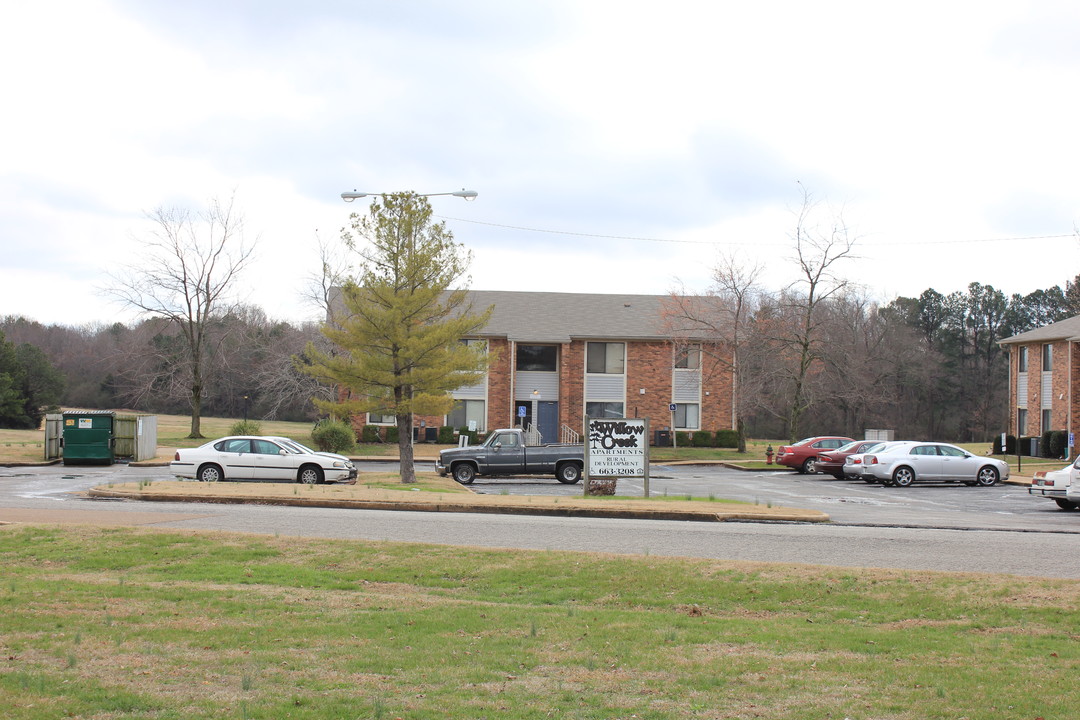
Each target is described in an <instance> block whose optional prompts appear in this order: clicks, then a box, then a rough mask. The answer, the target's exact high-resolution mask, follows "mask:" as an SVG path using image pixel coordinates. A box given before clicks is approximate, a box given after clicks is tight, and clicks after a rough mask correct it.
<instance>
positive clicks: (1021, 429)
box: [1016, 408, 1027, 436]
mask: <svg viewBox="0 0 1080 720" xmlns="http://www.w3.org/2000/svg"><path fill="white" fill-rule="evenodd" d="M1016 434H1017V435H1018V436H1019V435H1027V408H1017V410H1016Z"/></svg>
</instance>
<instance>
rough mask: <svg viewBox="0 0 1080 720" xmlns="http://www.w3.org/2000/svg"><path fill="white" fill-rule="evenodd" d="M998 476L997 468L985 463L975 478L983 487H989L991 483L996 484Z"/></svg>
mask: <svg viewBox="0 0 1080 720" xmlns="http://www.w3.org/2000/svg"><path fill="white" fill-rule="evenodd" d="M998 477H999V476H998V471H997V468H995V467H990V466H989V465H987V466H986V467H984V468H983V469H981V470H979V475H978V477H977V478H976V480H977V482H978V483H979V484H980V485H982V486H983V487H990V486H991V485H997V481H998Z"/></svg>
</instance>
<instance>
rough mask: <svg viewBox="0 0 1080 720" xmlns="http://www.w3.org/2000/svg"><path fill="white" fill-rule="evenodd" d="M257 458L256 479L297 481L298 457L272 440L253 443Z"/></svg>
mask: <svg viewBox="0 0 1080 720" xmlns="http://www.w3.org/2000/svg"><path fill="white" fill-rule="evenodd" d="M251 445H252V448H253V450H254V456H255V472H254V477H255V478H257V479H259V480H295V479H296V471H297V460H296V459H297V457H299V456H298V455H296V454H295V453H290V452H289V451H288V450H286V449H285V448H283V447H281V446H280V445H278V444H277V443H275V442H273V441H271V440H265V439H262V438H256V439H253V440H252V441H251Z"/></svg>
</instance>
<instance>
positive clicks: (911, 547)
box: [0, 466, 1080, 578]
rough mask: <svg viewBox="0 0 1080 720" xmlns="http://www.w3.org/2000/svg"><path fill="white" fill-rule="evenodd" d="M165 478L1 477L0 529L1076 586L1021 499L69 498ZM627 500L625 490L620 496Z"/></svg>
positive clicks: (824, 492) (82, 473)
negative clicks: (618, 503)
mask: <svg viewBox="0 0 1080 720" xmlns="http://www.w3.org/2000/svg"><path fill="white" fill-rule="evenodd" d="M167 477H168V473H167V470H164V469H136V468H127V467H123V466H116V467H114V468H63V467H59V466H57V467H52V468H33V469H20V468H0V520H4V519H9V520H10V519H16V520H19V519H24V520H27V519H33V518H34V516H35V514H41V513H45V512H49V513H51V514H52V515H54V516H55V515H56V513H57V512H60V513H62V514H67V515H69V516H70V517H71V518H72V519H73V520H75V521H77V520H78V519H79V513H89V512H94V513H97V514H100V511H101V510H103V509H107V510H109V511H111V513H110V517H114V518H116V522H123V523H124V524H128V522H130V524H139V525H155V526H158V527H165V528H187V529H205V530H228V531H240V532H253V533H265V534H279V535H295V536H304V537H324V538H329V539H334V538H352V539H370V540H394V541H403V542H431V543H440V544H453V545H476V546H487V547H519V548H532V549H550V550H589V551H600V552H615V553H641V554H650V555H673V556H689V557H702V558H717V559H733V560H749V561H766V562H775V561H780V562H795V563H812V564H821V565H834V566H852V567H892V568H907V569H916V570H955V571H972V572H1004V573H1012V574H1018V575H1038V576H1046V577H1065V578H1080V565H1078V564H1077V563H1075V562H1073V561H1072V559H1071V558H1074V557H1077V553H1080V513H1065V512H1060V511H1057V510H1056V509H1055V508H1056V506H1055V505H1054V504H1053V503H1051V502H1048V501H1041V500H1037V499H1035V498H1030V497H1028V496H1027V494H1026V492H1025V491H1024V490H1023V489H1022V488H1018V487H1015V486H999V487H994V488H967V487H963V486H958V487H953V486H942V487H924V488H908V489H906V490H900V489H891V488H879V487H872V486H868V485H865V483H838V482H836V481H832V480H822V479H820V478H811V477H800V476H794V475H788V474H784V475H780V476H777V475H775V474H767V473H739V472H737V471H728V470H718V469H714V468H701V467H689V468H688V467H678V468H676V467H671V468H658V469H657V472H656V476H655V477H654V478H653V480H652V489H653V491H654V494H663V493H664V492H665V491H666V492H667V493H668V494H669V495H674V494H684V493H690V494H694V495H702V496H705V495H708V494H715V495H716V496H718V497H732V498H735V499H746V500H750V501H754V500H755V499H757V500H758V501H759V502H762V503H769V502H772V503H773V504H784V505H793V506H798V507H816V508H820V509H823V510H826V511H827V512H829V513H830V514H832V515H833V517H834V520H836V522H835V523H833V524H829V525H808V524H777V523H696V522H664V521H648V520H610V519H597V518H542V517H529V516H499V515H483V516H477V515H454V514H436V513H412V512H377V511H361V510H335V509H320V508H288V507H264V506H252V505H241V506H231V505H230V506H223V505H213V506H206V505H198V506H195V505H190V504H184V503H140V502H131V501H100V500H96V501H95V500H88V499H85V498H81V497H79V496H78V495H75V494H74V493H77V492H79V491H81V490H85V489H86V488H88V487H92V486H95V485H101V484H105V483H107V482H110V481H112V482H117V481H134V480H138V479H142V478H146V479H154V478H167ZM475 487H476V489H477V490H480V491H483V492H509V491H511V488H514V487H524V488H527V489H528V490H529V491H530V492H552V493H564V492H565V493H573V492H580V486H569V487H568V486H561V485H559V484H558V483H557V482H555V481H554V480H535V481H524V482H508V481H505V480H502V481H491V482H479V483H478V484H477V485H476V486H475ZM630 489H632V483H630V482H625V483H624V484H623V487H621V488H620V492H625V491H627V490H630Z"/></svg>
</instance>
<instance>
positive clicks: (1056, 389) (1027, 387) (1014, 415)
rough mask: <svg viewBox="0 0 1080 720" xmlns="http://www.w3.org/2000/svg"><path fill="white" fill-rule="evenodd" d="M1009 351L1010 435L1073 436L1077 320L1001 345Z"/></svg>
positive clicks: (1079, 345)
mask: <svg viewBox="0 0 1080 720" xmlns="http://www.w3.org/2000/svg"><path fill="white" fill-rule="evenodd" d="M1000 345H1001V346H1002V347H1004V348H1006V349H1008V351H1009V433H1010V434H1012V435H1015V436H1017V437H1021V436H1029V437H1030V436H1037V435H1041V434H1042V433H1044V432H1046V431H1048V430H1066V431H1068V432H1074V431H1075V429H1076V425H1075V424H1074V419H1076V418H1077V417H1078V416H1077V413H1078V411H1080V406H1078V402H1080V392H1074V391H1073V388H1074V387H1075V385H1074V383H1080V315H1077V316H1075V317H1071V318H1068V319H1067V320H1062V321H1060V322H1056V323H1051V324H1050V325H1047V326H1045V327H1041V328H1038V329H1035V330H1029V331H1028V332H1024V333H1020V334H1019V335H1013V336H1012V337H1009V338H1005V339H1004V340H1001V341H1000Z"/></svg>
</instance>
